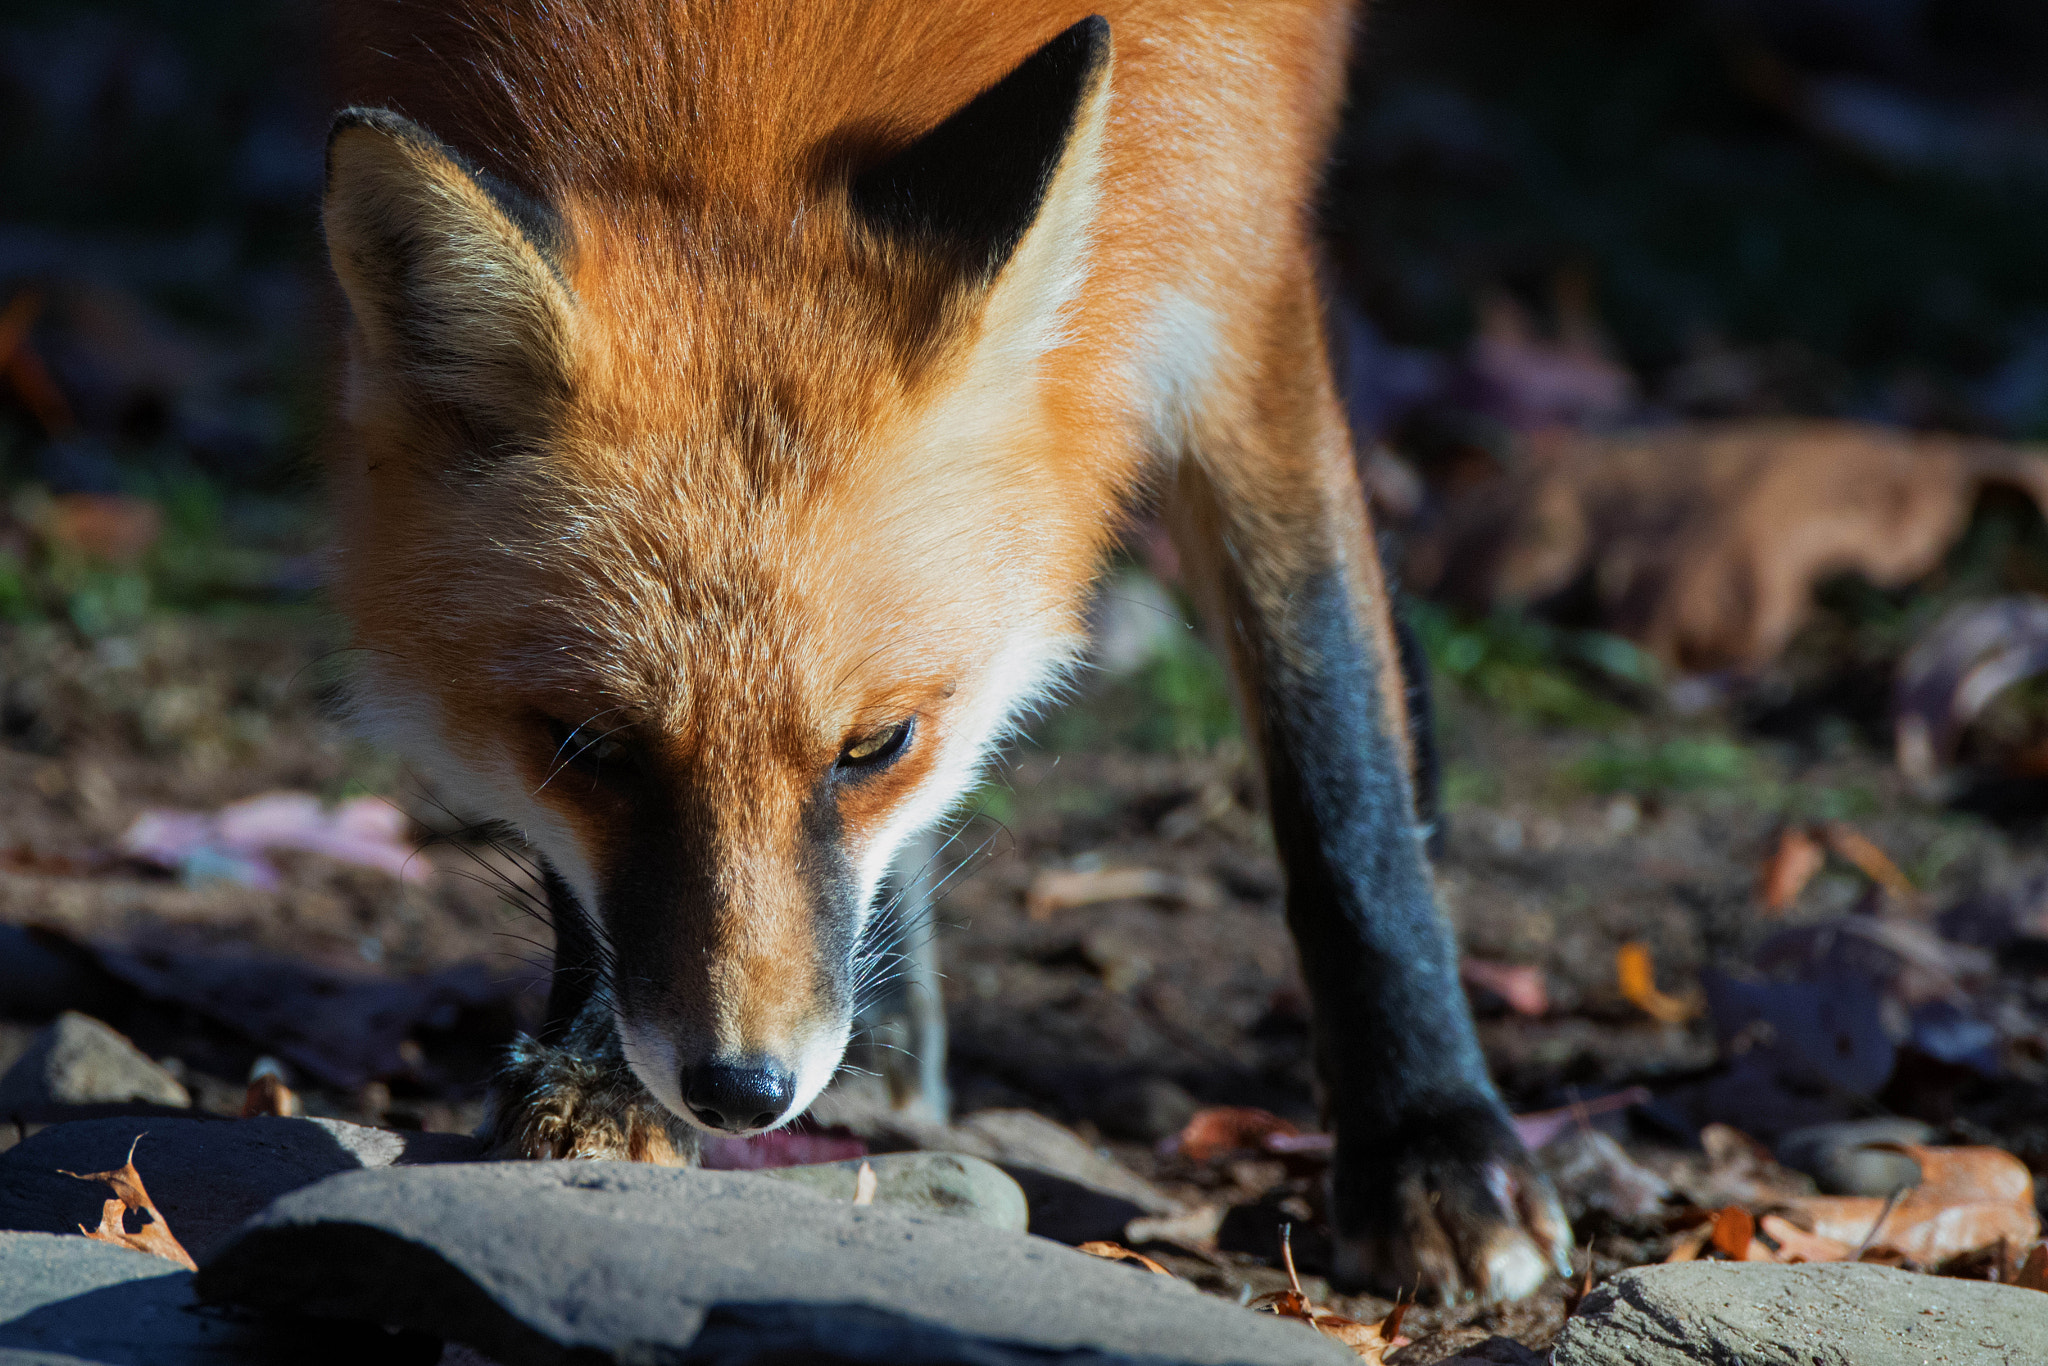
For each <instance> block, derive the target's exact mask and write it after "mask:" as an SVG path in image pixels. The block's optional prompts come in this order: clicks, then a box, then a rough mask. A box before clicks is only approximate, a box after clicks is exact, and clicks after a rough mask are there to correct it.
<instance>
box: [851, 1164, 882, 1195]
mask: <svg viewBox="0 0 2048 1366" xmlns="http://www.w3.org/2000/svg"><path fill="white" fill-rule="evenodd" d="M880 1184H881V1183H880V1182H879V1181H878V1180H877V1179H876V1177H875V1168H874V1165H873V1164H872V1163H870V1162H867V1161H865V1160H863V1161H862V1162H861V1164H860V1171H859V1172H858V1173H856V1174H855V1176H854V1178H853V1203H854V1204H856V1205H872V1204H874V1203H875V1188H876V1187H877V1186H878V1185H880Z"/></svg>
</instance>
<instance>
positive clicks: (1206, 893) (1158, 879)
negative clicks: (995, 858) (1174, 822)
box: [1024, 868, 1221, 920]
mask: <svg viewBox="0 0 2048 1366" xmlns="http://www.w3.org/2000/svg"><path fill="white" fill-rule="evenodd" d="M1219 900H1221V897H1220V895H1219V894H1218V892H1217V889H1216V887H1215V886H1214V885H1213V884H1211V883H1209V882H1208V881H1207V880H1205V879H1203V878H1193V877H1179V876H1177V875H1175V874H1173V873H1162V872H1160V871H1159V870H1158V869H1156V868H1097V869H1092V870H1087V871H1068V870H1066V869H1060V868H1048V869H1046V870H1045V871H1044V872H1041V873H1040V874H1038V876H1036V877H1034V878H1032V879H1031V886H1030V888H1029V889H1028V890H1027V891H1026V892H1025V893H1024V915H1025V918H1026V919H1029V920H1050V919H1052V917H1054V916H1055V915H1058V914H1059V913H1060V912H1061V911H1071V910H1076V909H1078V908H1080V907H1082V906H1093V905H1096V904H1097V903H1099V902H1103V901H1174V902H1179V903H1181V904H1182V905H1186V906H1193V907H1198V908H1199V907H1206V906H1212V905H1214V904H1216V902H1218V901H1219Z"/></svg>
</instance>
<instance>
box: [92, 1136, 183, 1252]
mask: <svg viewBox="0 0 2048 1366" xmlns="http://www.w3.org/2000/svg"><path fill="white" fill-rule="evenodd" d="M140 1142H142V1135H140V1134H137V1135H136V1136H135V1143H131V1144H129V1145H128V1159H127V1161H125V1162H123V1163H122V1164H121V1165H120V1167H118V1168H117V1169H115V1170H114V1171H110V1172H63V1174H64V1175H65V1176H70V1177H75V1178H77V1179H78V1180H80V1181H104V1182H105V1183H106V1184H107V1185H108V1186H109V1187H111V1188H112V1190H113V1192H114V1198H113V1199H112V1200H109V1201H107V1202H106V1204H105V1205H103V1206H101V1208H100V1226H99V1227H98V1228H86V1227H85V1226H84V1225H82V1224H81V1225H80V1226H79V1229H78V1231H79V1232H80V1233H83V1234H84V1235H85V1236H86V1237H88V1238H90V1239H92V1240H93V1241H94V1242H100V1243H112V1244H114V1245H115V1246H116V1247H126V1248H133V1249H134V1250H135V1251H137V1252H147V1253H149V1254H150V1255H151V1256H155V1257H162V1258H164V1259H165V1260H166V1261H172V1262H176V1263H177V1264H178V1265H179V1266H182V1267H184V1268H185V1269H186V1270H187V1271H197V1270H198V1269H199V1267H198V1264H197V1263H195V1262H194V1261H193V1260H192V1254H191V1253H189V1252H187V1251H185V1249H184V1246H183V1245H182V1244H180V1243H179V1242H178V1240H177V1238H175V1237H174V1236H172V1234H171V1226H170V1224H169V1223H168V1222H166V1221H165V1219H164V1215H163V1211H162V1210H160V1209H158V1208H157V1207H156V1202H155V1201H153V1200H151V1199H150V1198H149V1191H148V1190H147V1189H145V1188H144V1186H143V1184H142V1173H140V1172H138V1171H136V1170H135V1144H136V1143H140ZM59 1170H60V1171H61V1170H62V1169H61V1168H60V1169H59ZM130 1214H140V1215H143V1216H144V1222H143V1224H142V1227H140V1228H139V1229H137V1230H136V1231H135V1232H133V1233H130V1232H129V1231H128V1228H127V1217H128V1215H130Z"/></svg>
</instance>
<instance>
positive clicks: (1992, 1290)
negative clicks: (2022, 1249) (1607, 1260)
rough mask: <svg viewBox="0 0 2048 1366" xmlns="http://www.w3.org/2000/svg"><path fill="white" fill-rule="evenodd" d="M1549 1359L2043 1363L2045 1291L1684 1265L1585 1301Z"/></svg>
mask: <svg viewBox="0 0 2048 1366" xmlns="http://www.w3.org/2000/svg"><path fill="white" fill-rule="evenodd" d="M1552 1360H1553V1363H1554V1366H1734V1363H1740V1366H1926V1363H1930V1362H1941V1363H1948V1366H1966V1364H1967V1366H2039V1363H2041V1362H2044V1361H2048V1295H2043V1294H2042V1293H2041V1292H2040V1291H2038V1290H2022V1289H2019V1288H2017V1287H2015V1286H2009V1285H1993V1284H1991V1283H1990V1282H1988V1281H1964V1280H1955V1279H1951V1278H1948V1277H1941V1276H1918V1275H1914V1274H1912V1273H1910V1272H1905V1271H1894V1270H1892V1269H1891V1268H1889V1267H1882V1266H1868V1265H1861V1264H1854V1263H1837V1264H1833V1265H1808V1266H1777V1265H1774V1264H1771V1263H1768V1262H1684V1263H1680V1264H1678V1265H1676V1266H1652V1267H1643V1268H1639V1269H1637V1270H1635V1271H1625V1272H1623V1273H1622V1274H1621V1275H1619V1276H1616V1277H1615V1278H1614V1279H1613V1280H1611V1281H1608V1282H1607V1283H1606V1284H1605V1285H1602V1286H1600V1287H1599V1288H1598V1289H1596V1290H1595V1291H1594V1292H1593V1293H1592V1294H1591V1295H1588V1296H1587V1297H1586V1300H1585V1303H1584V1304H1582V1305H1581V1306H1580V1307H1579V1312H1578V1313H1577V1314H1576V1315H1574V1316H1573V1317H1572V1318H1571V1319H1569V1320H1567V1321H1566V1323H1565V1326H1564V1332H1563V1334H1562V1335H1561V1336H1560V1337H1559V1338H1558V1341H1557V1349H1556V1353H1555V1355H1554V1356H1553V1358H1552Z"/></svg>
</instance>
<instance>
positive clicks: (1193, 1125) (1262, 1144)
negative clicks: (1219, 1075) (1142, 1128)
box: [1174, 1105, 1301, 1162]
mask: <svg viewBox="0 0 2048 1366" xmlns="http://www.w3.org/2000/svg"><path fill="white" fill-rule="evenodd" d="M1300 1134H1301V1131H1300V1130H1299V1129H1297V1128H1295V1127H1294V1126H1293V1125H1292V1124H1289V1123H1288V1122H1287V1121H1286V1120H1284V1119H1282V1118H1280V1116H1278V1115H1276V1114H1274V1113H1273V1112H1272V1111H1270V1110H1259V1109H1255V1108H1253V1107H1251V1106H1248V1105H1217V1106H1212V1107H1210V1108H1209V1109H1206V1110H1197V1111H1196V1112H1195V1116H1194V1118H1193V1119H1190V1120H1189V1121H1188V1122H1187V1124H1186V1126H1185V1127H1184V1128H1182V1129H1181V1131H1180V1134H1179V1136H1178V1137H1177V1138H1176V1139H1175V1140H1174V1149H1175V1151H1177V1152H1178V1153H1179V1154H1180V1155H1181V1156H1182V1157H1185V1158H1187V1159H1188V1160H1189V1161H1191V1162H1210V1161H1214V1160H1215V1159H1216V1158H1219V1157H1223V1156H1226V1155H1227V1154H1230V1153H1235V1152H1257V1151H1259V1150H1261V1149H1266V1148H1269V1147H1270V1146H1271V1140H1273V1139H1276V1138H1292V1137H1295V1136H1297V1135H1300Z"/></svg>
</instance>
